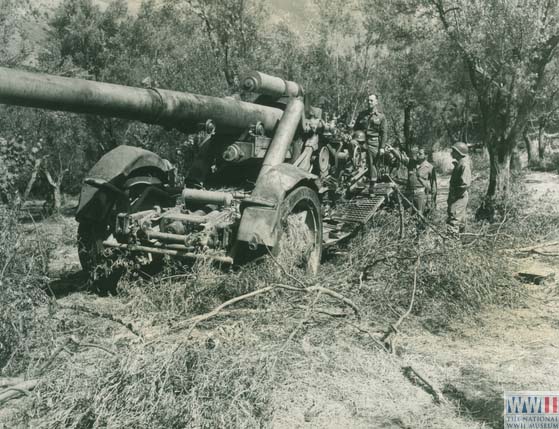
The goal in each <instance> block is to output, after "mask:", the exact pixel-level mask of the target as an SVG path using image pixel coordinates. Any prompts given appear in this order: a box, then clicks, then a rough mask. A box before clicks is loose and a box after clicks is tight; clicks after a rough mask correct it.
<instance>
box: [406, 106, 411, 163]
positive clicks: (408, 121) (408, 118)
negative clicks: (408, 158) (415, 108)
mask: <svg viewBox="0 0 559 429" xmlns="http://www.w3.org/2000/svg"><path fill="white" fill-rule="evenodd" d="M411 113H412V106H411V105H410V104H407V105H406V107H405V108H404V147H405V148H406V152H407V153H409V151H410V149H411V146H412V142H411Z"/></svg>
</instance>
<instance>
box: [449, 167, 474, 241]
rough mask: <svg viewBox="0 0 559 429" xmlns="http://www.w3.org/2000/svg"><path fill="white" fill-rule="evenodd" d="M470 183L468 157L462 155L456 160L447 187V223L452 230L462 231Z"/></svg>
mask: <svg viewBox="0 0 559 429" xmlns="http://www.w3.org/2000/svg"><path fill="white" fill-rule="evenodd" d="M471 183H472V169H471V165H470V158H469V157H468V156H464V157H463V158H461V159H459V160H457V161H456V163H455V165H454V170H453V171H452V176H450V186H449V189H448V200H447V203H448V211H447V214H448V218H447V224H448V225H449V229H450V230H451V231H452V232H456V233H457V232H463V231H464V229H465V225H466V206H467V205H468V198H469V195H468V189H469V187H470V185H471Z"/></svg>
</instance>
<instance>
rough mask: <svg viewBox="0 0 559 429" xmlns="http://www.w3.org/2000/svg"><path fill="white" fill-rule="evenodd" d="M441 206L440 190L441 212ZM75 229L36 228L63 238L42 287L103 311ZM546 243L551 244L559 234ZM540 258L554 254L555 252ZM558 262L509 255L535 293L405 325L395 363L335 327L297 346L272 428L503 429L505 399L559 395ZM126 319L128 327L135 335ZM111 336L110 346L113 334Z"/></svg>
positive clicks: (539, 185)
mask: <svg viewBox="0 0 559 429" xmlns="http://www.w3.org/2000/svg"><path fill="white" fill-rule="evenodd" d="M526 183H527V186H528V188H529V190H530V191H531V195H532V198H533V199H534V202H536V201H538V200H539V199H540V198H542V197H543V198H547V199H552V201H556V202H558V203H559V176H557V175H555V174H551V173H530V174H529V175H528V177H527V181H526ZM444 200H445V186H444V184H443V185H442V186H441V193H440V196H439V207H440V208H441V209H444V207H445V204H444ZM534 206H536V205H535V204H534ZM76 226H77V225H76V223H75V221H74V220H73V219H72V218H70V217H65V218H63V219H61V220H60V219H59V220H58V221H46V222H43V223H41V224H39V226H38V227H39V228H41V229H42V230H44V231H45V232H46V233H48V234H49V235H53V236H58V237H63V236H66V237H67V238H65V239H61V242H62V243H63V245H62V246H60V247H59V248H57V250H56V252H55V255H54V258H53V261H52V264H51V267H50V270H51V276H52V278H55V280H54V281H53V282H52V283H51V286H52V287H53V288H56V289H57V291H58V292H60V291H63V292H64V291H66V293H63V296H62V297H61V298H59V302H60V303H61V304H63V305H68V306H71V305H74V304H79V305H84V304H88V305H93V306H94V307H95V308H96V309H97V311H103V310H106V311H107V312H111V310H113V309H114V305H115V303H114V300H113V298H111V297H99V296H95V295H91V294H88V293H85V292H81V291H80V285H81V284H82V282H83V281H84V279H83V277H81V276H80V266H79V261H78V258H77V254H76V251H75V248H74V234H75V231H76ZM34 227H35V226H33V225H31V224H30V225H29V228H34ZM552 239H555V240H557V239H559V231H558V232H557V237H550V240H552ZM546 250H547V251H551V252H556V253H559V247H557V248H550V249H546ZM557 261H558V259H557V258H550V257H544V256H541V255H537V254H522V255H518V254H514V253H511V257H510V259H508V260H503V263H504V264H507V265H508V266H509V267H510V269H511V270H512V271H513V272H515V273H516V272H518V271H522V272H532V271H535V272H539V273H541V272H544V273H545V275H546V276H547V277H546V280H545V281H544V282H543V283H542V284H539V285H536V284H527V285H526V286H525V290H524V292H523V293H524V294H525V295H526V299H525V300H523V304H522V305H519V306H518V307H515V308H510V309H503V308H486V309H485V310H484V311H482V312H481V313H479V314H478V315H477V317H476V318H475V320H469V321H467V322H464V321H461V322H456V323H454V324H451V327H450V329H447V330H445V331H444V332H438V331H437V330H436V329H435V328H433V327H429V326H420V325H418V324H415V325H414V324H413V322H411V323H408V324H407V325H406V326H403V329H402V334H401V335H400V337H399V338H400V340H399V343H398V345H399V349H400V353H399V354H398V355H388V354H386V353H385V352H382V351H379V350H378V349H377V348H375V347H374V346H372V345H370V344H367V341H366V339H365V340H363V339H360V340H358V339H356V338H355V336H351V335H347V334H348V332H347V328H343V327H342V328H340V329H339V330H337V331H336V335H335V336H327V337H326V336H323V337H318V338H322V340H320V341H318V340H316V339H315V340H314V341H313V342H311V341H310V340H309V339H308V338H306V337H303V338H302V339H301V340H300V344H299V345H300V354H297V355H294V356H293V362H292V364H291V365H290V377H288V378H286V379H284V380H281V381H280V382H279V387H278V388H277V390H276V392H275V393H274V396H273V398H274V399H273V402H274V404H273V406H274V413H273V417H272V422H271V423H272V427H276V428H339V427H348V428H448V429H451V428H500V427H502V426H503V423H502V409H503V399H502V397H503V391H504V390H553V389H556V388H557V386H559V370H558V369H557V358H556V357H557V355H558V349H559V321H558V318H557V316H556V315H557V314H558V311H559V289H558V283H557V281H556V280H555V279H556V278H558V271H559V264H558V263H557ZM554 276H555V277H554ZM67 292H70V293H67ZM133 317H134V316H133V315H130V320H131V321H133V322H134V323H135V324H136V326H141V321H138V320H133ZM410 325H411V326H410ZM114 335H115V338H114V340H115V341H118V336H119V335H122V333H120V334H114ZM153 335H154V336H155V335H157V333H154V334H153ZM313 338H314V337H313ZM407 367H411V368H413V371H415V372H416V373H417V374H420V375H421V376H422V377H423V378H425V380H427V381H428V383H429V384H430V385H431V387H434V388H436V389H439V390H440V391H442V393H443V396H444V400H443V402H442V403H440V404H437V403H436V401H434V397H433V395H432V394H430V393H429V386H427V387H426V386H425V385H423V386H421V383H415V384H414V383H411V382H410V379H409V374H408V372H406V369H405V368H407ZM406 374H408V375H406ZM414 380H415V381H416V382H417V377H415V378H414ZM7 411H8V410H4V414H5V413H7ZM1 414H2V413H0V428H2V427H3V426H2V423H1Z"/></svg>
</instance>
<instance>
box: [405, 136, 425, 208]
mask: <svg viewBox="0 0 559 429" xmlns="http://www.w3.org/2000/svg"><path fill="white" fill-rule="evenodd" d="M419 151H420V149H419V148H418V147H417V146H413V147H412V148H411V150H410V155H409V158H408V157H407V156H402V163H403V164H404V165H406V166H407V178H406V179H407V180H406V186H405V188H404V192H405V196H406V198H407V199H408V200H409V201H410V202H411V203H412V204H413V207H414V208H415V210H414V209H413V208H411V207H410V209H411V211H412V214H416V213H420V214H421V215H424V214H425V209H426V206H427V193H426V187H425V184H424V181H423V180H422V173H424V168H422V166H421V164H422V161H420V159H419V153H420V152H419Z"/></svg>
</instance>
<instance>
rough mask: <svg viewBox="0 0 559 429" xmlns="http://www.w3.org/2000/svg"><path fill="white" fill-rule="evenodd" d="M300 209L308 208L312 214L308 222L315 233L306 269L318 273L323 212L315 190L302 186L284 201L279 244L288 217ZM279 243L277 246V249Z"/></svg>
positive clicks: (308, 271)
mask: <svg viewBox="0 0 559 429" xmlns="http://www.w3.org/2000/svg"><path fill="white" fill-rule="evenodd" d="M299 209H305V210H308V211H309V213H310V214H311V216H307V224H308V223H309V220H310V221H311V224H312V225H309V227H311V229H312V230H313V234H314V242H315V243H314V249H313V251H312V252H311V256H310V258H309V260H308V261H307V266H306V269H305V271H306V272H307V273H308V274H316V273H317V272H318V267H319V266H320V261H321V258H322V214H321V207H320V201H319V199H318V195H317V193H316V192H315V191H313V190H312V189H311V188H309V187H307V186H300V187H298V188H295V189H294V190H293V191H291V192H290V193H289V194H288V195H287V196H286V198H285V200H284V201H283V202H282V204H281V207H280V210H281V212H280V220H279V221H280V226H281V227H280V229H279V236H278V244H279V243H280V242H281V239H282V236H283V233H284V231H285V227H286V226H287V217H288V216H289V215H290V214H291V213H293V212H298V211H299ZM278 248H279V245H278V246H276V249H278Z"/></svg>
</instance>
